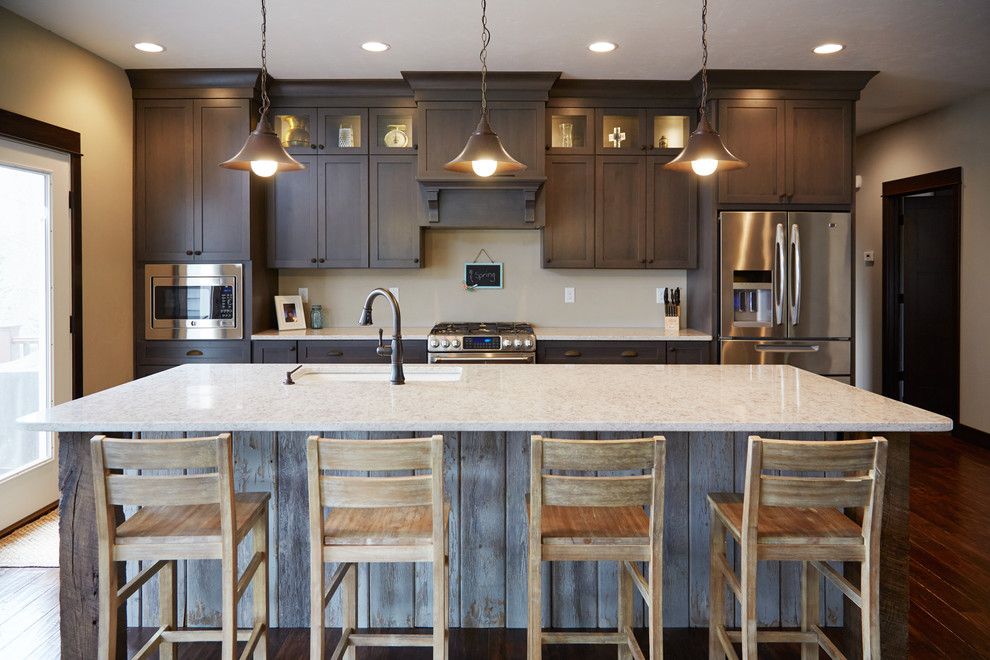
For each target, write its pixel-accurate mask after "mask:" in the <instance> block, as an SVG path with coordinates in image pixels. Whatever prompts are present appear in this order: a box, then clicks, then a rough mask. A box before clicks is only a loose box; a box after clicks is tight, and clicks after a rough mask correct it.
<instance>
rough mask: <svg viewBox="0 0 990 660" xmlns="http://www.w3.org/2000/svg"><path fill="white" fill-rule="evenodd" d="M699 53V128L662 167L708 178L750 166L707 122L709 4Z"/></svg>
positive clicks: (705, 6) (705, 0) (704, 9)
mask: <svg viewBox="0 0 990 660" xmlns="http://www.w3.org/2000/svg"><path fill="white" fill-rule="evenodd" d="M701 53H702V55H701V109H700V114H701V116H700V117H699V119H698V128H696V129H694V132H693V133H691V135H690V136H688V143H687V145H686V146H685V147H684V149H683V150H682V151H681V153H679V154H677V158H675V159H674V160H672V161H670V162H669V163H666V164H665V165H664V166H663V167H664V169H668V170H676V171H680V172H690V171H693V172H694V173H695V174H698V175H700V176H708V175H709V174H713V173H714V172H715V170H738V169H740V168H743V167H747V166H748V165H749V163H747V162H746V161H744V160H740V159H739V158H736V157H735V156H733V155H732V152H731V151H729V150H728V149H726V148H725V145H724V144H722V138H720V137H719V136H718V133H716V132H715V129H714V128H712V125H711V123H710V122H709V121H708V114H707V107H708V0H702V2H701Z"/></svg>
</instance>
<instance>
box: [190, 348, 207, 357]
mask: <svg viewBox="0 0 990 660" xmlns="http://www.w3.org/2000/svg"><path fill="white" fill-rule="evenodd" d="M202 355H203V351H201V350H199V349H198V348H191V349H189V350H188V351H186V356H188V357H201V356H202Z"/></svg>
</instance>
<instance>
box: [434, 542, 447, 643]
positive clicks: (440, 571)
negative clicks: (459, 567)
mask: <svg viewBox="0 0 990 660" xmlns="http://www.w3.org/2000/svg"><path fill="white" fill-rule="evenodd" d="M445 554H446V553H445V552H444V549H443V547H442V546H441V547H438V548H435V549H434V553H433V660H446V658H447V617H446V611H447V602H446V601H447V599H446V598H445V595H446V594H445V591H446V582H447V581H446V579H445V575H444V574H445V573H446V561H445V557H444V555H445Z"/></svg>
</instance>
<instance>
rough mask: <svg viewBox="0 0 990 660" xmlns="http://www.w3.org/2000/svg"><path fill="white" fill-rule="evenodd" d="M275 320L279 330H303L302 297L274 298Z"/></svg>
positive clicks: (304, 325)
mask: <svg viewBox="0 0 990 660" xmlns="http://www.w3.org/2000/svg"><path fill="white" fill-rule="evenodd" d="M275 320H276V321H278V329H279V330H305V329H306V312H305V310H304V309H303V301H302V296H275Z"/></svg>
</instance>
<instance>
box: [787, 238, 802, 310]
mask: <svg viewBox="0 0 990 660" xmlns="http://www.w3.org/2000/svg"><path fill="white" fill-rule="evenodd" d="M790 290H791V296H790V298H791V300H790V303H791V325H797V324H798V323H799V322H800V321H801V234H800V231H799V230H798V226H797V224H796V223H795V224H793V225H791V286H790Z"/></svg>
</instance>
